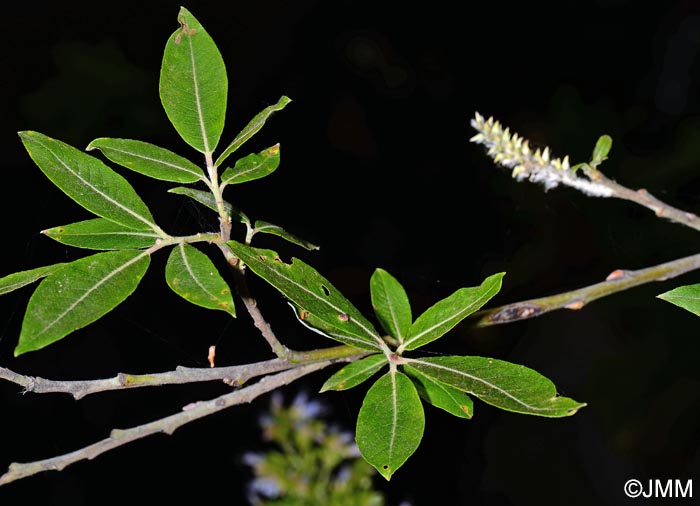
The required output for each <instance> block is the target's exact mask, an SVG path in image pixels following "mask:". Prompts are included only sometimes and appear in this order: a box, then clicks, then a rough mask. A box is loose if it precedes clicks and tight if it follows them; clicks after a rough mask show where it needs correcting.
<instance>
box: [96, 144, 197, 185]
mask: <svg viewBox="0 0 700 506" xmlns="http://www.w3.org/2000/svg"><path fill="white" fill-rule="evenodd" d="M93 149H99V150H100V151H101V152H102V154H103V155H105V156H106V157H107V158H108V159H109V160H111V161H113V162H114V163H118V164H119V165H121V166H122V167H126V168H127V169H131V170H133V171H135V172H138V173H140V174H143V175H144V176H149V177H152V178H154V179H159V180H161V181H172V182H175V183H194V182H196V181H204V180H205V179H206V178H205V177H204V173H203V172H202V169H200V168H199V167H197V166H196V165H195V164H194V163H192V162H190V161H189V160H188V159H187V158H183V157H182V156H180V155H177V154H175V153H173V152H172V151H170V150H167V149H165V148H161V147H158V146H155V145H153V144H149V143H148V142H143V141H135V140H132V139H111V138H107V137H101V138H99V139H95V140H94V141H92V142H91V143H90V144H89V145H88V147H87V150H88V151H90V150H93Z"/></svg>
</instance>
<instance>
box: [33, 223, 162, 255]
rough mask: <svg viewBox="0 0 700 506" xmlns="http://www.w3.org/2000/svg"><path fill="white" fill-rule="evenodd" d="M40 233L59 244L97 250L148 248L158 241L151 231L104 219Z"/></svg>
mask: <svg viewBox="0 0 700 506" xmlns="http://www.w3.org/2000/svg"><path fill="white" fill-rule="evenodd" d="M41 233H42V234H45V235H47V236H49V237H50V238H51V239H53V240H54V241H58V242H60V243H61V244H68V245H69V246H75V247H77V248H87V249H98V250H115V249H140V248H149V247H151V246H153V245H154V244H155V242H156V239H158V234H156V233H155V232H154V231H153V230H135V229H133V228H129V227H125V226H123V225H120V224H118V223H115V222H113V221H109V220H105V219H104V218H95V219H93V220H86V221H79V222H77V223H71V224H70V225H62V226H60V227H53V228H49V229H46V230H42V231H41Z"/></svg>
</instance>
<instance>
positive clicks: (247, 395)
mask: <svg viewBox="0 0 700 506" xmlns="http://www.w3.org/2000/svg"><path fill="white" fill-rule="evenodd" d="M331 363H332V362H331V361H325V362H318V363H316V364H309V365H304V366H299V367H296V368H294V369H291V370H289V371H284V372H280V373H277V374H274V375H272V376H266V377H264V378H262V379H261V380H260V381H258V382H257V383H254V384H252V385H250V386H247V387H244V388H241V389H239V390H235V391H233V392H231V393H228V394H224V395H222V396H219V397H216V398H215V399H211V400H208V401H199V402H197V403H195V404H192V405H187V406H185V407H183V410H182V411H180V412H179V413H175V414H173V415H170V416H167V417H165V418H161V419H160V420H156V421H153V422H150V423H146V424H143V425H138V426H136V427H131V428H129V429H123V430H121V429H114V430H112V431H111V432H110V434H109V437H107V438H106V439H103V440H101V441H98V442H97V443H93V444H91V445H89V446H86V447H84V448H81V449H79V450H76V451H73V452H70V453H66V454H64V455H59V456H57V457H52V458H48V459H44V460H37V461H35V462H28V463H16V462H15V463H13V464H10V466H9V468H8V470H7V472H6V473H5V474H4V475H2V476H0V485H5V484H7V483H10V482H12V481H15V480H19V479H21V478H26V477H28V476H32V475H35V474H38V473H42V472H45V471H61V470H62V469H64V468H65V467H67V466H69V465H71V464H73V463H75V462H79V461H81V460H85V459H89V460H92V459H94V458H95V457H97V456H98V455H101V454H102V453H105V452H108V451H110V450H113V449H115V448H118V447H120V446H123V445H125V444H127V443H131V442H133V441H136V440H138V439H141V438H144V437H147V436H151V435H153V434H157V433H160V432H162V433H165V434H168V435H171V434H172V433H173V432H175V430H176V429H178V428H180V427H182V426H183V425H185V424H188V423H190V422H193V421H195V420H198V419H200V418H204V417H205V416H209V415H211V414H213V413H216V412H218V411H222V410H224V409H226V408H229V407H231V406H235V405H237V404H243V403H249V402H251V401H252V400H253V399H255V398H257V397H259V396H260V395H262V394H265V393H267V392H270V391H272V390H275V389H277V388H280V387H282V386H284V385H288V384H289V383H291V382H293V381H295V380H297V379H299V378H301V377H303V376H306V375H307V374H310V373H312V372H315V371H318V370H320V369H323V368H324V367H327V366H328V365H330V364H331Z"/></svg>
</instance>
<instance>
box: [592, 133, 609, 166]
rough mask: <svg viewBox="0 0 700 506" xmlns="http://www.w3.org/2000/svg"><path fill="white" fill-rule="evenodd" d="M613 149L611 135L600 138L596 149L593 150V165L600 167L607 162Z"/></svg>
mask: <svg viewBox="0 0 700 506" xmlns="http://www.w3.org/2000/svg"><path fill="white" fill-rule="evenodd" d="M611 147H612V137H610V136H609V135H602V136H600V138H599V139H598V142H596V143H595V148H593V158H592V159H591V163H592V164H594V165H598V164H599V163H601V162H602V161H603V160H605V159H606V158H607V157H608V153H609V152H610V148H611Z"/></svg>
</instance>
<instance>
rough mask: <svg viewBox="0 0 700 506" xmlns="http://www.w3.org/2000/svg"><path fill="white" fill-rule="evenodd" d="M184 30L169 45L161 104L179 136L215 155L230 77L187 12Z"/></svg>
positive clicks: (162, 75) (180, 17)
mask: <svg viewBox="0 0 700 506" xmlns="http://www.w3.org/2000/svg"><path fill="white" fill-rule="evenodd" d="M177 21H178V23H180V27H179V28H178V29H177V30H176V31H175V32H174V33H173V34H172V35H171V36H170V38H169V39H168V42H167V43H166V45H165V52H164V53H163V63H162V65H161V71H160V83H159V91H160V100H161V102H162V104H163V108H164V109H165V113H166V114H167V116H168V119H169V120H170V122H171V123H172V124H173V126H174V127H175V130H177V133H178V134H180V137H182V139H183V140H184V141H185V142H186V143H187V144H189V145H190V146H192V147H193V148H194V149H196V150H197V151H200V152H201V153H204V154H208V155H211V154H212V153H213V152H214V150H215V149H216V146H217V144H218V143H219V138H220V137H221V132H222V131H223V129H224V120H225V117H226V99H227V94H228V77H227V76H226V66H225V65H224V60H223V58H222V57H221V53H219V49H218V48H217V47H216V44H215V43H214V41H213V40H212V38H211V37H210V36H209V34H208V33H207V32H206V30H205V29H204V27H202V25H201V24H200V23H199V21H197V20H196V19H195V17H194V16H193V15H192V14H191V13H190V12H189V11H188V10H187V9H185V8H184V7H182V8H180V13H179V14H178V16H177Z"/></svg>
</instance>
